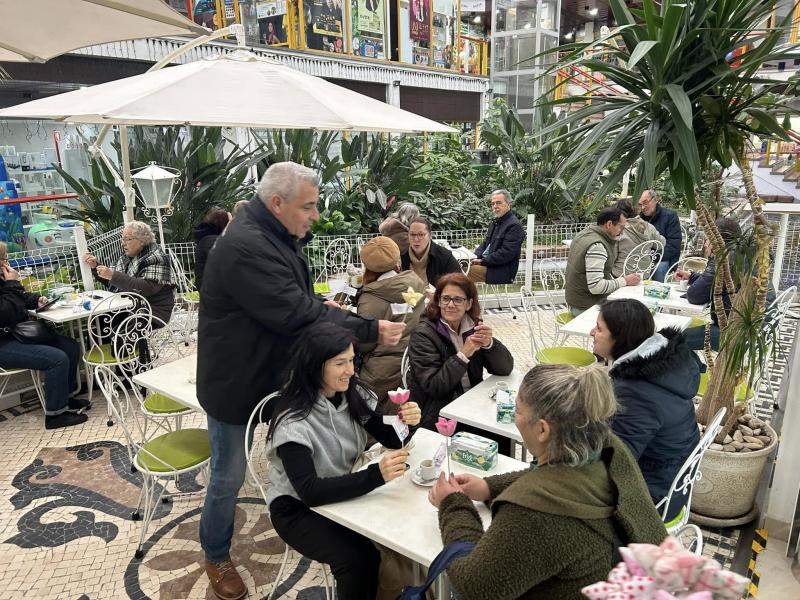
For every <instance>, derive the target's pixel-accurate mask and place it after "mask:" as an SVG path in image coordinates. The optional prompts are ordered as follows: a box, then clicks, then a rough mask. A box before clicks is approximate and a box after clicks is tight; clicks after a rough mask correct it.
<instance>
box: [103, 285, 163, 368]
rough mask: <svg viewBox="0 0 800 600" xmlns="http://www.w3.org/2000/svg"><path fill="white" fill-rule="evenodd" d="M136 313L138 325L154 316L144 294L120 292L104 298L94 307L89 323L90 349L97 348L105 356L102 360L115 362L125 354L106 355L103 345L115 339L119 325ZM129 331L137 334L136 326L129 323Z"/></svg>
mask: <svg viewBox="0 0 800 600" xmlns="http://www.w3.org/2000/svg"><path fill="white" fill-rule="evenodd" d="M134 315H136V316H137V317H138V319H137V323H138V325H137V326H141V324H142V323H144V322H147V321H149V320H151V319H152V318H153V311H152V310H151V308H150V303H149V302H148V301H147V299H146V298H145V297H144V296H140V295H139V294H136V293H134V292H118V293H116V294H113V295H111V296H108V297H106V298H103V299H102V300H100V301H98V302H97V304H95V305H94V306H93V307H92V310H91V312H90V313H89V322H88V325H87V333H88V336H89V351H90V352H91V351H92V350H93V349H95V348H96V349H97V352H99V353H100V355H101V356H102V358H103V360H102V361H100V362H114V360H115V358H116V357H117V356H125V355H122V354H112V355H110V356H106V354H107V352H106V349H104V347H103V346H104V345H105V344H108V343H109V342H112V341H115V338H116V337H117V336H116V334H117V328H118V327H119V325H120V324H121V323H122V322H123V321H125V320H126V319H128V317H131V316H134ZM127 331H128V332H130V333H131V334H132V335H134V336H136V326H133V325H132V324H129V327H128V329H127ZM112 348H113V346H112Z"/></svg>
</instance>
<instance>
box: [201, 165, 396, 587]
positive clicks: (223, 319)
mask: <svg viewBox="0 0 800 600" xmlns="http://www.w3.org/2000/svg"><path fill="white" fill-rule="evenodd" d="M318 198H319V177H318V175H317V174H316V173H315V172H314V171H312V170H311V169H309V168H307V167H304V166H302V165H299V164H296V163H293V162H280V163H276V164H274V165H272V166H271V167H270V168H269V169H267V172H266V173H265V174H264V177H263V178H262V179H261V182H260V183H259V186H258V193H257V196H256V197H255V198H253V199H252V200H251V201H250V202H249V203H248V204H247V206H245V207H244V208H243V209H242V210H241V212H240V213H239V214H237V215H236V218H235V219H234V221H233V223H231V224H230V225H229V226H228V227H227V229H226V231H225V235H224V236H221V237H220V238H219V239H218V240H217V243H216V246H215V247H214V252H212V253H211V255H210V256H209V259H208V263H207V265H206V271H205V280H204V283H203V293H202V294H201V295H200V325H199V339H198V354H197V398H198V400H199V401H200V405H201V406H202V407H203V409H204V410H205V411H206V413H207V414H208V434H209V440H210V443H211V477H210V481H209V484H208V490H207V492H206V498H205V504H204V506H203V514H202V517H201V519H200V543H201V545H202V547H203V551H204V553H205V557H206V573H207V574H208V577H209V580H210V581H211V586H212V588H213V590H214V592H215V593H216V594H217V596H218V597H219V598H223V599H225V600H229V599H237V598H241V597H243V596H244V595H245V594H246V593H247V588H246V586H245V585H244V582H243V581H242V578H241V577H240V576H239V574H238V573H237V572H236V567H235V565H234V564H233V563H232V562H231V559H230V546H231V538H232V536H233V520H234V511H235V508H236V501H237V497H238V494H239V488H241V486H242V483H243V482H244V476H245V468H246V462H245V455H244V438H245V429H246V427H247V420H248V418H249V417H250V414H251V413H252V411H253V409H254V408H255V406H256V404H258V402H259V401H260V400H261V399H262V398H264V397H265V396H267V395H268V394H270V393H272V392H275V391H277V390H279V389H280V387H281V384H282V383H283V380H282V378H281V375H282V371H283V367H284V365H285V359H286V351H287V349H288V348H290V347H291V346H292V344H293V342H294V341H295V340H296V339H297V338H298V336H299V335H300V334H301V333H302V332H303V331H304V330H305V329H306V328H307V327H309V326H311V325H313V324H314V323H316V322H318V321H330V322H333V323H337V324H338V325H341V326H342V327H345V328H346V329H349V330H351V331H352V332H353V334H354V336H355V337H356V338H358V340H359V341H360V342H365V343H370V342H372V343H374V342H378V343H379V344H385V345H390V346H391V345H395V344H397V343H398V342H399V341H400V337H401V335H402V333H403V330H404V329H405V325H404V324H403V323H392V322H390V321H376V320H374V319H368V318H363V317H359V316H356V315H354V314H352V313H350V312H346V311H342V310H341V309H340V308H339V307H338V305H336V304H335V303H333V304H328V303H326V302H322V301H321V300H320V299H319V298H318V297H316V296H315V295H314V291H313V285H312V281H311V276H310V274H309V271H308V265H307V264H306V261H305V258H304V256H303V250H302V247H303V245H305V244H306V243H308V241H309V240H310V239H311V237H312V236H311V226H312V225H313V223H314V222H315V221H316V220H317V219H319V212H318V210H317V200H318Z"/></svg>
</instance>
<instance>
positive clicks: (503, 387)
mask: <svg viewBox="0 0 800 600" xmlns="http://www.w3.org/2000/svg"><path fill="white" fill-rule="evenodd" d="M495 387H496V388H497V391H498V392H500V391H502V392H507V391H508V382H507V381H498V382H497V384H496V385H495Z"/></svg>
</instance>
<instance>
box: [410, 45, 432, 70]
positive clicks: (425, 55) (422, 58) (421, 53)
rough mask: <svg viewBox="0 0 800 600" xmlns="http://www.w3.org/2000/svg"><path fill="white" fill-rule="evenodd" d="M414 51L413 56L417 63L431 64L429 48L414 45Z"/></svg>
mask: <svg viewBox="0 0 800 600" xmlns="http://www.w3.org/2000/svg"><path fill="white" fill-rule="evenodd" d="M413 52H414V54H413V58H414V64H415V65H425V66H428V65H430V64H431V57H430V52H429V50H428V49H427V48H420V47H419V46H414V50H413Z"/></svg>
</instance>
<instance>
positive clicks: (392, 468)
mask: <svg viewBox="0 0 800 600" xmlns="http://www.w3.org/2000/svg"><path fill="white" fill-rule="evenodd" d="M407 458H408V452H406V451H405V450H392V451H391V452H387V453H386V454H384V455H383V458H382V459H381V462H380V463H379V464H378V466H379V467H380V469H381V475H382V476H383V480H384V481H385V482H386V483H389V482H390V481H391V480H392V479H397V478H398V477H402V476H403V473H405V472H406V459H407Z"/></svg>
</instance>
